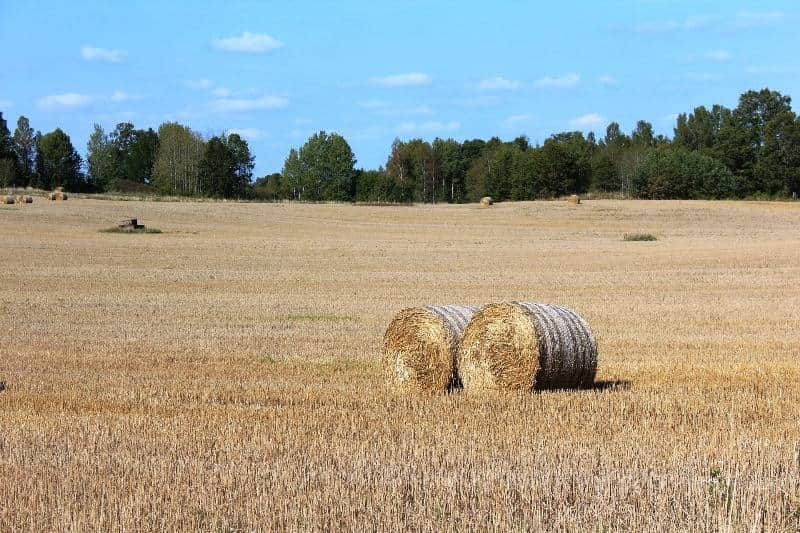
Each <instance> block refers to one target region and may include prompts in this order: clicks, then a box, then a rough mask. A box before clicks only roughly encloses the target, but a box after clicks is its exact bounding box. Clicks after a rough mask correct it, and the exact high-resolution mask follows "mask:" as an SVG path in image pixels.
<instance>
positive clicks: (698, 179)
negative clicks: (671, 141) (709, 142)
mask: <svg viewBox="0 0 800 533" xmlns="http://www.w3.org/2000/svg"><path fill="white" fill-rule="evenodd" d="M632 185H633V191H632V192H633V194H634V196H637V197H639V198H652V199H671V198H729V197H731V196H733V195H734V194H735V192H736V180H735V178H734V176H733V174H732V173H731V171H730V170H728V169H727V168H726V167H725V165H723V164H722V163H721V162H719V161H717V160H716V159H713V158H710V157H707V156H704V155H702V154H700V153H699V152H690V151H689V150H686V149H684V148H681V147H671V146H659V147H657V148H655V149H651V150H649V151H648V152H647V153H646V154H645V155H644V157H642V158H641V159H640V160H639V161H638V162H637V164H636V167H635V168H634V170H633V181H632Z"/></svg>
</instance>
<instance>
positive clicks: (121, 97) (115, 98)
mask: <svg viewBox="0 0 800 533" xmlns="http://www.w3.org/2000/svg"><path fill="white" fill-rule="evenodd" d="M130 99H131V95H129V94H128V93H126V92H125V91H114V94H112V95H111V98H110V100H111V101H112V102H124V101H126V100H130Z"/></svg>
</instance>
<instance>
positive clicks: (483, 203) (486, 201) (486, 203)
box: [481, 196, 494, 207]
mask: <svg viewBox="0 0 800 533" xmlns="http://www.w3.org/2000/svg"><path fill="white" fill-rule="evenodd" d="M493 203H494V200H492V197H491V196H484V197H483V198H481V207H489V206H490V205H492V204H493Z"/></svg>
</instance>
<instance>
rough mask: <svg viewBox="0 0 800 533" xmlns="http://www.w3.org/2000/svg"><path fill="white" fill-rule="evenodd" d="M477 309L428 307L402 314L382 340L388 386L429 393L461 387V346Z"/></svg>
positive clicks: (383, 360)
mask: <svg viewBox="0 0 800 533" xmlns="http://www.w3.org/2000/svg"><path fill="white" fill-rule="evenodd" d="M477 309H478V308H477V307H467V306H461V305H426V306H425V307H411V308H408V309H403V310H402V311H400V312H399V313H398V314H397V316H395V317H394V319H393V320H392V322H391V323H390V324H389V327H388V328H387V329H386V333H385V334H384V336H383V349H382V351H381V362H382V364H383V369H384V376H385V378H386V382H387V384H389V385H390V386H393V387H396V388H398V389H401V390H405V391H409V392H426V393H434V392H445V391H448V390H451V389H454V388H459V387H461V380H460V379H459V376H458V370H457V367H456V354H457V352H458V344H459V342H460V341H461V336H462V335H463V333H464V329H465V328H466V326H467V323H469V320H470V319H471V318H472V315H473V314H474V313H475V311H477Z"/></svg>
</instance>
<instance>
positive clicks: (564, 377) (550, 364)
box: [457, 302, 597, 391]
mask: <svg viewBox="0 0 800 533" xmlns="http://www.w3.org/2000/svg"><path fill="white" fill-rule="evenodd" d="M457 364H458V369H459V375H460V377H461V380H462V382H463V384H464V389H465V390H468V391H470V390H472V391H486V390H489V391H491V390H518V391H531V390H543V389H571V388H580V387H587V386H589V385H591V384H592V383H593V382H594V376H595V373H596V371H597V342H596V341H595V338H594V335H592V331H591V330H590V329H589V325H588V324H587V323H586V321H585V320H584V319H583V318H581V317H580V316H578V315H577V314H575V313H574V312H573V311H571V310H569V309H567V308H565V307H561V306H558V305H545V304H536V303H526V302H513V303H501V304H491V305H487V306H486V307H484V308H483V310H481V311H480V312H479V313H476V314H475V316H474V317H473V318H472V320H471V321H470V323H469V325H468V326H467V328H466V330H465V331H464V337H463V338H462V340H461V345H460V348H459V352H458V361H457Z"/></svg>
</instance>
